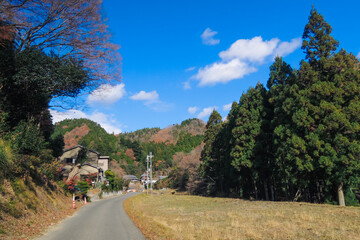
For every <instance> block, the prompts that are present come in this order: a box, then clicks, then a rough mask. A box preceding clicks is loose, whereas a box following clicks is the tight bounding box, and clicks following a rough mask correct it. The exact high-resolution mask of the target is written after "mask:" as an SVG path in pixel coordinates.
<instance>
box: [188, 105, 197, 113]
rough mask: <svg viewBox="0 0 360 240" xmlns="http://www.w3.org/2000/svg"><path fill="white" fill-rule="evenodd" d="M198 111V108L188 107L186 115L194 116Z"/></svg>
mask: <svg viewBox="0 0 360 240" xmlns="http://www.w3.org/2000/svg"><path fill="white" fill-rule="evenodd" d="M198 110H199V108H198V107H196V106H194V107H189V108H188V113H190V114H195V113H196V112H197V111H198Z"/></svg>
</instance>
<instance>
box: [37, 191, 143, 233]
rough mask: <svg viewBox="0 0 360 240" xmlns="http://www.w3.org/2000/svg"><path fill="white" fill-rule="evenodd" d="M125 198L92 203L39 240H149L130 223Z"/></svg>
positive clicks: (124, 196)
mask: <svg viewBox="0 0 360 240" xmlns="http://www.w3.org/2000/svg"><path fill="white" fill-rule="evenodd" d="M134 195H135V194H134V193H128V194H126V195H123V196H119V197H115V198H110V199H105V200H100V201H96V202H92V203H90V204H88V205H86V206H84V207H82V208H81V209H80V210H79V211H78V212H77V213H76V214H75V215H74V216H72V217H69V218H67V219H66V220H65V221H63V222H62V223H60V224H59V225H56V226H55V228H54V229H52V230H50V231H49V232H48V233H46V234H45V235H44V236H42V237H40V238H38V240H64V239H76V240H83V239H84V240H92V239H94V240H101V239H109V240H111V239H124V240H125V239H126V240H132V239H134V240H140V239H141V240H143V239H145V237H144V236H143V235H142V233H141V232H140V230H139V229H138V228H137V227H136V226H135V225H134V223H133V222H132V221H131V220H130V218H129V217H128V216H127V214H126V213H125V211H124V208H123V202H124V200H125V199H126V198H129V197H131V196H134Z"/></svg>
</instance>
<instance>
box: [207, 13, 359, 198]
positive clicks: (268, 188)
mask: <svg viewBox="0 0 360 240" xmlns="http://www.w3.org/2000/svg"><path fill="white" fill-rule="evenodd" d="M331 31H332V28H331V26H330V25H329V24H328V23H327V22H326V21H325V20H324V18H323V16H322V15H320V14H319V13H318V12H317V11H316V9H314V8H313V9H312V10H311V12H310V17H309V22H308V23H307V25H306V26H305V30H304V34H303V44H302V49H303V51H304V53H305V60H302V61H301V64H300V69H299V70H294V69H292V68H291V67H290V65H288V64H287V63H286V62H284V61H283V60H282V58H281V57H276V58H275V61H274V63H273V64H272V65H271V67H270V76H269V79H268V82H267V88H268V90H266V89H265V88H264V86H263V85H262V84H261V83H258V84H257V85H256V87H255V88H250V89H249V90H248V91H247V92H246V93H244V94H243V95H242V96H241V98H240V101H239V103H236V102H235V103H234V104H233V105H232V109H231V110H230V113H229V115H228V117H227V121H226V122H222V121H221V117H220V115H219V114H218V113H217V112H216V111H214V112H213V113H212V114H211V116H210V118H209V121H208V123H207V125H206V127H207V130H206V133H205V138H204V142H205V147H204V150H203V152H202V154H201V161H202V163H201V167H200V172H201V176H202V181H203V184H205V185H206V187H204V190H203V194H208V195H226V196H237V197H245V198H255V199H266V200H295V201H308V202H318V203H323V202H329V203H331V202H338V203H339V204H340V205H345V202H346V204H347V205H357V204H358V200H357V199H356V195H355V194H356V192H358V191H359V186H360V139H359V136H360V135H359V131H360V99H359V96H360V72H359V60H358V59H357V58H356V57H355V56H354V55H352V54H349V53H347V52H346V51H345V50H343V49H341V50H339V51H337V47H338V45H339V43H338V42H337V41H336V40H335V39H334V38H333V37H332V36H331V35H330V34H331ZM226 150H229V153H230V154H227V153H226ZM224 169H227V170H228V172H223V171H224ZM234 181H235V182H234ZM224 183H226V184H224Z"/></svg>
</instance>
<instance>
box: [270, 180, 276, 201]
mask: <svg viewBox="0 0 360 240" xmlns="http://www.w3.org/2000/svg"><path fill="white" fill-rule="evenodd" d="M270 191H271V201H275V194H274V185H272V184H271V186H270Z"/></svg>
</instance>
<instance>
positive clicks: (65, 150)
mask: <svg viewBox="0 0 360 240" xmlns="http://www.w3.org/2000/svg"><path fill="white" fill-rule="evenodd" d="M78 147H80V148H83V149H85V150H87V151H89V152H93V153H95V154H97V155H98V156H100V153H99V152H97V151H94V150H91V149H89V148H86V147H84V146H81V145H76V146H75V147H72V148H68V149H64V152H67V151H70V150H73V149H75V148H78Z"/></svg>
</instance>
